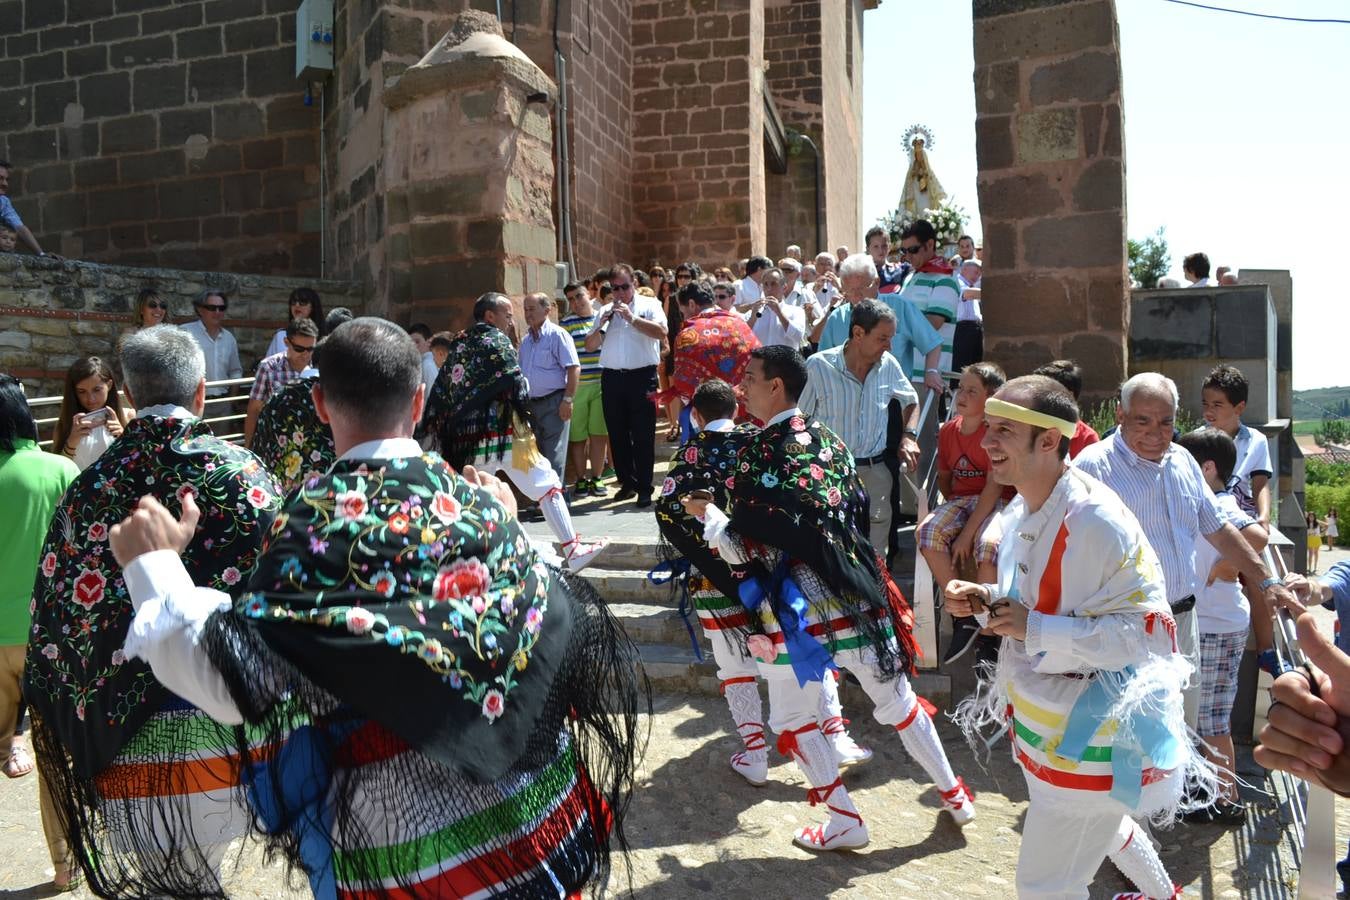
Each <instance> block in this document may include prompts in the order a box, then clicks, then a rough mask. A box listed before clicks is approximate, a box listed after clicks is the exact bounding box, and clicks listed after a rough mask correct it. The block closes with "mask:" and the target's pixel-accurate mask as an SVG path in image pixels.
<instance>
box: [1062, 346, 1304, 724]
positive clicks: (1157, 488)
mask: <svg viewBox="0 0 1350 900" xmlns="http://www.w3.org/2000/svg"><path fill="white" fill-rule="evenodd" d="M1176 414H1177V386H1176V384H1174V383H1173V382H1172V379H1170V378H1167V377H1165V376H1163V375H1159V374H1158V373H1156V372H1143V373H1141V374H1139V375H1135V376H1134V377H1133V378H1131V379H1130V380H1129V381H1126V382H1125V383H1124V384H1123V385H1121V388H1120V403H1119V404H1118V405H1117V406H1116V421H1117V422H1118V423H1119V425H1120V427H1119V429H1118V430H1117V431H1116V432H1114V433H1113V434H1111V435H1109V436H1108V437H1106V438H1104V439H1103V440H1102V441H1101V442H1099V443H1096V444H1093V445H1091V446H1089V447H1087V448H1085V449H1084V450H1083V451H1082V452H1081V453H1079V454H1078V456H1077V457H1076V458H1075V459H1074V461H1073V464H1074V466H1076V467H1078V468H1079V469H1082V470H1083V471H1084V472H1086V473H1088V474H1089V475H1092V476H1093V477H1095V478H1096V479H1098V480H1099V481H1101V482H1103V483H1104V484H1105V485H1106V486H1107V487H1109V488H1111V489H1112V490H1114V491H1115V492H1116V493H1117V494H1119V495H1120V498H1121V499H1122V500H1123V501H1125V505H1126V506H1127V507H1129V509H1130V511H1131V512H1133V513H1134V514H1135V516H1136V517H1137V518H1138V519H1139V524H1140V525H1142V526H1143V529H1144V534H1145V535H1147V537H1148V542H1149V544H1150V545H1151V546H1152V547H1153V550H1154V552H1156V553H1157V554H1158V560H1159V562H1160V563H1161V564H1162V572H1163V576H1164V582H1165V587H1166V594H1167V602H1168V605H1169V606H1170V607H1171V612H1172V616H1173V618H1175V619H1176V628H1177V646H1178V648H1179V649H1180V651H1181V652H1182V653H1183V654H1185V656H1186V658H1187V659H1189V660H1190V662H1191V665H1192V666H1193V667H1196V668H1198V667H1199V665H1200V658H1199V646H1198V645H1199V636H1198V634H1197V631H1196V623H1195V594H1196V590H1197V589H1198V588H1199V587H1201V586H1202V585H1201V584H1200V583H1199V581H1198V578H1197V575H1196V571H1195V570H1196V566H1195V542H1196V539H1197V538H1198V537H1199V536H1201V535H1203V536H1204V537H1205V538H1206V539H1207V540H1208V541H1209V542H1210V543H1211V544H1213V545H1214V547H1215V548H1216V549H1217V550H1218V551H1219V553H1220V555H1221V556H1222V557H1223V558H1224V559H1225V560H1227V561H1228V562H1229V563H1230V564H1231V565H1233V566H1235V567H1236V568H1237V570H1238V571H1239V572H1240V573H1241V574H1242V575H1244V576H1245V577H1246V579H1247V581H1248V583H1249V584H1254V585H1259V586H1260V587H1259V592H1260V594H1262V595H1263V597H1264V599H1265V601H1266V603H1267V604H1272V605H1270V606H1268V608H1269V609H1274V608H1275V607H1274V605H1273V604H1274V603H1275V602H1276V601H1280V600H1285V599H1292V595H1291V594H1290V593H1289V591H1288V590H1287V589H1286V588H1285V587H1284V586H1283V585H1281V584H1280V580H1279V579H1278V578H1276V577H1275V576H1274V575H1273V574H1272V573H1271V572H1270V570H1269V569H1267V568H1266V567H1265V565H1264V564H1262V562H1261V560H1260V558H1259V557H1258V556H1257V555H1256V553H1255V551H1253V550H1252V548H1251V545H1250V544H1248V543H1247V541H1246V540H1244V539H1243V537H1242V535H1241V534H1240V533H1239V532H1238V530H1237V529H1236V528H1234V527H1233V525H1232V524H1231V523H1230V522H1228V521H1226V520H1225V518H1224V517H1223V514H1222V512H1221V511H1220V509H1219V506H1218V504H1217V502H1216V501H1215V499H1214V492H1213V491H1211V490H1210V489H1209V486H1208V485H1207V484H1206V483H1205V476H1204V474H1203V473H1202V472H1201V471H1200V466H1199V465H1198V464H1197V463H1196V461H1195V459H1194V458H1193V457H1192V456H1191V455H1190V454H1189V453H1187V452H1186V451H1185V450H1184V449H1182V448H1181V447H1179V446H1178V445H1176V444H1174V443H1172V428H1173V425H1174V424H1175V422H1176ZM1066 436H1068V435H1066ZM1260 614H1261V613H1260V612H1259V611H1256V610H1253V615H1260ZM1267 614H1269V613H1267ZM1185 701H1186V721H1187V722H1188V723H1189V724H1190V725H1191V727H1192V728H1194V727H1195V726H1196V723H1197V721H1198V716H1199V702H1200V700H1199V683H1198V679H1195V680H1192V682H1191V684H1190V686H1189V687H1187V689H1186V694H1185Z"/></svg>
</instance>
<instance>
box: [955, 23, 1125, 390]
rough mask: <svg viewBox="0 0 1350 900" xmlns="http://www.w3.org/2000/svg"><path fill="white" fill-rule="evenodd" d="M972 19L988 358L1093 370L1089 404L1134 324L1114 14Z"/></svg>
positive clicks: (1017, 370) (1117, 365)
mask: <svg viewBox="0 0 1350 900" xmlns="http://www.w3.org/2000/svg"><path fill="white" fill-rule="evenodd" d="M974 6H975V105H976V113H977V117H976V122H975V139H976V155H977V158H978V160H979V168H980V172H979V179H978V190H979V199H980V213H981V216H982V217H983V224H984V245H985V255H984V264H985V276H984V277H985V294H986V295H987V296H988V297H989V298H990V299H989V301H988V302H987V303H986V304H985V305H984V316H985V331H986V334H987V335H990V336H992V339H991V338H986V346H985V355H986V357H988V358H990V359H994V360H998V361H999V362H1000V363H1002V364H1003V365H1004V367H1005V368H1006V369H1007V370H1008V372H1009V374H1010V375H1021V374H1025V373H1026V372H1028V371H1030V370H1031V369H1033V368H1034V367H1035V366H1037V365H1039V364H1041V363H1043V362H1046V361H1048V360H1050V359H1053V358H1056V357H1072V358H1075V359H1078V360H1080V361H1081V362H1084V363H1088V362H1090V363H1091V365H1085V366H1084V372H1085V377H1086V379H1087V380H1086V381H1085V384H1084V392H1085V394H1086V395H1087V396H1086V397H1085V399H1086V400H1087V402H1089V403H1090V402H1093V401H1095V400H1096V399H1100V398H1101V397H1104V396H1107V395H1109V394H1110V393H1111V392H1112V391H1113V390H1114V389H1115V387H1116V385H1117V384H1118V383H1119V382H1120V381H1121V380H1122V378H1123V376H1124V375H1125V371H1126V363H1127V358H1126V340H1127V336H1128V333H1129V321H1130V319H1129V315H1130V313H1129V305H1128V301H1127V293H1128V285H1129V280H1128V278H1127V276H1126V250H1125V160H1124V146H1123V140H1122V121H1121V93H1120V52H1119V39H1118V35H1117V28H1116V14H1115V5H1114V3H1113V2H1112V0H1041V2H1037V3H1035V4H1025V3H1016V2H1011V0H975V4H974ZM1028 6H1031V8H1030V9H1027V7H1028Z"/></svg>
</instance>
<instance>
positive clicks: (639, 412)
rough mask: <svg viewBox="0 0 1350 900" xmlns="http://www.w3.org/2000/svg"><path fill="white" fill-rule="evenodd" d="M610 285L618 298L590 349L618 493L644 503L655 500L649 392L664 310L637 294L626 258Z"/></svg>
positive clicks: (590, 338) (589, 340) (600, 320)
mask: <svg viewBox="0 0 1350 900" xmlns="http://www.w3.org/2000/svg"><path fill="white" fill-rule="evenodd" d="M609 285H610V288H611V289H612V290H613V291H614V302H612V303H609V304H606V305H605V307H604V308H602V309H601V310H600V314H599V315H598V316H596V319H595V325H594V326H593V327H592V328H591V333H590V334H589V335H587V336H586V350H587V351H588V352H591V353H594V352H595V351H596V350H599V351H600V397H601V402H602V403H603V404H604V408H605V427H606V428H608V429H609V447H610V452H611V453H612V454H613V459H614V472H615V474H616V475H617V476H618V480H619V485H620V488H619V493H617V494H615V495H614V499H615V500H618V501H619V502H620V503H622V502H623V501H625V500H633V499H636V501H637V505H638V507H640V508H642V507H647V506H651V503H652V488H653V485H652V477H653V473H654V472H655V470H656V406H655V404H653V403H652V400H651V397H652V395H653V394H655V393H656V390H657V379H656V366H657V364H658V363H659V362H660V361H661V339H662V338H663V337H665V336H666V314H665V311H664V310H662V309H661V303H660V301H659V300H657V299H656V298H655V297H640V296H638V294H637V279H636V278H635V277H634V276H633V267H632V266H630V265H628V264H627V263H619V264H618V265H616V266H614V268H613V269H612V270H611V272H610V280H609Z"/></svg>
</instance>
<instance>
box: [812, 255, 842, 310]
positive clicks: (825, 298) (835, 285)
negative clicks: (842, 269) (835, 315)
mask: <svg viewBox="0 0 1350 900" xmlns="http://www.w3.org/2000/svg"><path fill="white" fill-rule="evenodd" d="M843 262H844V261H843V260H842V259H838V260H836V259H835V258H834V254H833V253H830V252H829V251H825V250H822V251H821V252H820V253H817V254H816V261H815V265H814V270H815V272H814V275H813V276H812V278H811V284H810V288H811V291H812V293H813V294H814V295H815V298H816V306H817V307H818V308H819V309H820V310H821V311H822V312H828V311H829V310H830V309H831V308H833V306H834V305H835V304H837V303H839V302H840V301H839V292H840V284H839V278H840V276H839V273H838V272H836V271H835V267H836V266H838V265H841V264H842V263H843Z"/></svg>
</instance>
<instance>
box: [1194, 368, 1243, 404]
mask: <svg viewBox="0 0 1350 900" xmlns="http://www.w3.org/2000/svg"><path fill="white" fill-rule="evenodd" d="M1250 387H1251V385H1250V384H1249V383H1248V381H1247V376H1246V375H1243V374H1242V370H1241V369H1239V368H1238V367H1237V366H1229V365H1219V366H1215V367H1214V368H1213V369H1210V370H1209V374H1208V375H1206V376H1205V383H1204V385H1203V387H1202V389H1203V388H1213V389H1214V390H1216V391H1223V395H1224V396H1225V397H1227V398H1228V402H1229V403H1231V404H1233V405H1234V406H1237V405H1238V404H1239V403H1246V402H1247V393H1248V391H1249V389H1250Z"/></svg>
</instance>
